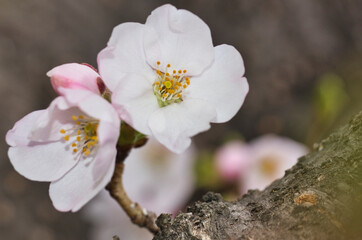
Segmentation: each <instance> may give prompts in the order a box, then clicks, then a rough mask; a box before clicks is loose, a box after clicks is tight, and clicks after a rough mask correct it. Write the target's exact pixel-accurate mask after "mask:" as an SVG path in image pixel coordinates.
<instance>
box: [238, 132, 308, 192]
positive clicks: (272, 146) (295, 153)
mask: <svg viewBox="0 0 362 240" xmlns="http://www.w3.org/2000/svg"><path fill="white" fill-rule="evenodd" d="M249 148H250V151H249V152H250V154H251V155H250V161H249V163H250V164H249V167H248V169H247V171H243V172H242V174H241V176H240V181H241V183H242V188H241V192H242V193H246V192H247V190H249V189H259V190H263V189H264V188H265V187H267V186H268V185H269V184H271V183H272V182H273V181H274V180H276V179H278V178H281V177H283V176H284V172H285V171H286V170H287V169H289V168H291V167H292V166H293V165H295V164H296V163H297V160H298V158H299V157H301V156H303V155H305V154H306V153H308V148H307V147H306V146H304V145H303V144H301V143H298V142H296V141H294V140H292V139H289V138H286V137H279V136H276V135H264V136H262V137H259V138H257V139H255V140H253V141H251V142H250V144H249Z"/></svg>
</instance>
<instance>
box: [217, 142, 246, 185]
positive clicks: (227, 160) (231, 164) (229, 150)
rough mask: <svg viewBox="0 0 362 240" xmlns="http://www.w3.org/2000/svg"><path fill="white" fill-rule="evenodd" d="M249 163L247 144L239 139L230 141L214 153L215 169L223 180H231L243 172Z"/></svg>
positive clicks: (237, 177)
mask: <svg viewBox="0 0 362 240" xmlns="http://www.w3.org/2000/svg"><path fill="white" fill-rule="evenodd" d="M250 163H251V153H250V149H249V146H248V145H247V144H245V143H242V142H241V141H232V142H229V143H227V144H226V145H225V146H223V147H221V148H220V149H219V150H218V151H217V152H216V154H215V164H216V169H217V170H218V172H219V173H220V175H221V177H222V179H223V180H225V181H227V182H233V181H236V180H238V179H239V177H240V175H242V174H243V173H245V172H246V171H247V170H248V168H249V165H250Z"/></svg>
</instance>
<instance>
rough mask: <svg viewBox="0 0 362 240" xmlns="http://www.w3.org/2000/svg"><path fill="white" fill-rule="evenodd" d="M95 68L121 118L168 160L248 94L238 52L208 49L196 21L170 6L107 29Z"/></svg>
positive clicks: (199, 22) (205, 32)
mask: <svg viewBox="0 0 362 240" xmlns="http://www.w3.org/2000/svg"><path fill="white" fill-rule="evenodd" d="M98 66H99V71H100V75H101V76H102V79H103V80H104V81H105V84H106V86H107V87H108V88H109V89H110V90H111V91H112V92H113V95H112V104H113V105H114V106H115V108H116V109H117V111H118V113H119V115H120V117H121V119H123V120H124V121H126V122H127V123H128V124H130V125H131V126H132V127H134V128H135V129H136V130H138V131H139V132H142V133H143V134H146V135H151V136H153V137H154V138H156V139H157V140H158V141H159V142H160V143H161V144H163V145H165V146H166V147H167V148H168V149H170V150H171V151H174V152H176V153H181V152H183V151H185V149H186V148H187V147H189V146H190V144H191V139H190V138H191V137H192V136H194V135H196V134H198V133H200V132H203V131H206V130H207V129H209V128H210V123H211V122H213V123H222V122H226V121H228V120H230V119H231V118H232V117H233V116H234V115H235V114H236V113H237V111H238V110H239V109H240V107H241V106H242V104H243V102H244V99H245V96H246V94H247V92H248V90H249V87H248V83H247V80H246V78H245V77H243V75H244V72H245V69H244V63H243V59H242V57H241V55H240V53H239V52H238V51H237V50H236V49H235V48H234V47H232V46H230V45H225V44H223V45H219V46H216V47H214V46H213V43H212V39H211V33H210V29H209V27H208V26H207V25H206V24H205V23H204V22H203V21H202V20H201V19H200V18H199V17H198V16H196V15H195V14H193V13H191V12H189V11H187V10H183V9H181V10H178V9H176V8H175V7H174V6H172V5H170V4H166V5H163V6H161V7H159V8H157V9H155V10H154V11H153V12H152V13H151V15H150V16H149V17H148V18H147V21H146V23H145V24H140V23H123V24H120V25H118V26H117V27H115V28H114V30H113V32H112V35H111V38H110V40H109V42H108V45H107V47H106V48H105V49H103V50H102V51H101V52H100V53H99V55H98Z"/></svg>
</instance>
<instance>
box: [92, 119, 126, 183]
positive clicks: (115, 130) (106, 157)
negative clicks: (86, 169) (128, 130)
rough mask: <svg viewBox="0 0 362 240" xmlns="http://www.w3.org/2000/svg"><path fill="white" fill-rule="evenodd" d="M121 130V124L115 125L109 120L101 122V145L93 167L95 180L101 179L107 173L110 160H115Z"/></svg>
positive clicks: (99, 137)
mask: <svg viewBox="0 0 362 240" xmlns="http://www.w3.org/2000/svg"><path fill="white" fill-rule="evenodd" d="M119 132H120V129H119V124H118V125H114V124H113V123H108V122H100V123H99V126H98V129H97V133H98V134H97V135H98V144H99V145H98V150H97V152H96V156H95V159H94V161H95V163H94V167H93V178H94V180H95V181H98V180H100V179H101V178H102V177H103V176H104V175H105V174H106V172H107V170H108V166H109V162H110V161H111V162H113V163H114V162H115V159H116V155H117V149H116V145H117V141H118V136H119Z"/></svg>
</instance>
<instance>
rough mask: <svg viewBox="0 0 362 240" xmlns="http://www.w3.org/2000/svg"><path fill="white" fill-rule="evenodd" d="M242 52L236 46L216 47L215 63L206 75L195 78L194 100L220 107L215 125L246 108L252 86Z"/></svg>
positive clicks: (190, 90)
mask: <svg viewBox="0 0 362 240" xmlns="http://www.w3.org/2000/svg"><path fill="white" fill-rule="evenodd" d="M244 72H245V69H244V63H243V59H242V58H241V55H240V53H239V52H238V51H237V50H236V49H235V48H234V47H232V46H229V45H219V46H217V47H215V61H214V63H213V64H212V65H211V66H210V68H209V69H207V70H206V71H205V72H204V73H203V74H201V75H200V76H198V77H193V78H191V84H190V86H189V87H188V88H187V90H188V93H189V95H190V97H191V96H192V97H193V98H200V99H204V100H206V101H207V102H209V103H210V104H212V105H213V106H214V107H215V108H216V112H217V115H216V118H215V119H214V120H213V121H212V122H218V123H220V122H226V121H229V120H230V119H231V118H232V117H233V116H234V115H235V114H236V113H237V112H238V111H239V109H240V107H241V106H242V104H243V102H244V99H245V97H246V94H247V93H248V91H249V85H248V82H247V80H246V78H245V77H242V76H243V75H244Z"/></svg>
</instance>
